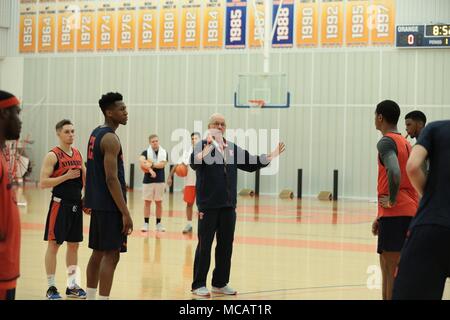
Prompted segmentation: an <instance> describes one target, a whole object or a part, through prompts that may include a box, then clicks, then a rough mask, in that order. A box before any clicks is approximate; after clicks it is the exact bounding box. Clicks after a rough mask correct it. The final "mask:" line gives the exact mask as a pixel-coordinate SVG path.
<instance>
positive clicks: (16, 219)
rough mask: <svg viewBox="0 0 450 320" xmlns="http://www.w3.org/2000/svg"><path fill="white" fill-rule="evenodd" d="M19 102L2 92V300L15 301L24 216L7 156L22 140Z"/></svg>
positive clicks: (0, 169) (0, 196) (0, 116)
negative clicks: (13, 142) (13, 143)
mask: <svg viewBox="0 0 450 320" xmlns="http://www.w3.org/2000/svg"><path fill="white" fill-rule="evenodd" d="M19 105H20V103H19V100H18V99H17V98H16V97H15V96H13V95H12V94H11V93H9V92H6V91H1V90H0V300H14V299H15V297H16V285H17V279H18V278H19V275H20V216H19V208H18V207H17V201H16V198H15V195H14V191H13V190H12V182H13V181H12V177H11V176H10V173H9V170H8V163H7V159H6V157H5V154H4V153H3V150H4V148H5V142H6V140H17V139H19V137H20V131H21V129H22V122H21V121H20V119H19V113H20V109H19Z"/></svg>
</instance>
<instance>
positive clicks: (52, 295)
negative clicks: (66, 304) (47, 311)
mask: <svg viewBox="0 0 450 320" xmlns="http://www.w3.org/2000/svg"><path fill="white" fill-rule="evenodd" d="M46 296H47V299H48V300H61V299H62V297H61V295H60V294H59V292H58V289H56V287H55V286H51V287H50V288H48V290H47V295H46Z"/></svg>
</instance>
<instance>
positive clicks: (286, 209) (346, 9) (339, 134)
mask: <svg viewBox="0 0 450 320" xmlns="http://www.w3.org/2000/svg"><path fill="white" fill-rule="evenodd" d="M449 42H450V2H449V1H446V0H426V1H425V0H358V1H352V0H240V1H238V0H186V1H184V0H180V1H168V0H167V1H166V0H161V1H157V0H155V1H148V0H147V1H137V0H136V1H126V0H121V1H109V0H102V1H92V0H84V1H81V0H80V1H75V0H70V1H69V0H59V1H43V0H40V1H38V0H32V1H24V0H21V1H12V0H0V89H1V90H6V91H9V92H11V93H14V94H15V95H16V96H17V97H18V98H19V99H20V101H21V102H22V112H21V119H22V122H23V126H22V133H21V138H20V140H19V141H13V142H10V143H9V144H8V148H9V149H8V152H9V153H10V154H14V155H16V157H15V158H14V159H15V164H14V165H16V166H17V167H16V169H15V174H16V175H17V176H16V178H17V181H18V183H19V184H20V186H21V187H20V189H19V193H18V204H19V208H20V218H21V228H22V229H21V230H22V241H21V264H20V265H21V276H20V278H19V280H18V285H17V293H16V298H17V299H18V300H44V299H46V297H45V293H46V290H47V279H46V272H45V264H44V258H45V252H46V249H47V242H45V241H44V240H43V237H44V229H45V224H46V217H47V212H48V209H49V203H50V199H51V192H50V190H48V189H46V190H43V189H41V188H39V186H38V184H39V172H40V169H41V166H42V163H43V159H44V157H45V155H46V154H47V152H48V151H49V150H51V149H52V148H53V147H54V146H56V145H57V144H58V139H57V136H56V134H55V125H56V123H57V122H58V121H60V120H62V119H70V120H71V121H72V123H73V124H74V128H75V143H74V146H75V147H76V148H78V149H79V150H80V151H81V153H82V155H83V158H84V159H86V153H87V146H88V141H89V137H90V134H91V132H92V130H93V129H94V128H96V127H97V126H99V125H101V124H103V121H104V117H103V114H102V112H101V110H100V108H99V104H98V101H99V99H100V98H101V96H102V94H104V93H107V92H120V93H121V94H122V95H123V97H124V99H123V101H124V103H125V104H126V106H127V111H128V123H127V125H126V126H121V127H120V128H119V129H118V131H117V135H118V136H119V138H120V141H121V145H122V149H123V158H124V163H125V165H124V166H125V180H126V184H127V187H128V208H129V210H130V214H131V217H132V219H133V223H134V230H133V233H132V234H131V235H130V236H129V238H128V246H127V247H128V252H127V253H126V254H122V255H121V259H120V262H119V264H118V266H117V269H116V273H115V276H114V283H113V286H112V291H111V299H113V300H118V299H126V300H128V299H130V300H148V299H150V300H159V299H164V300H166V299H169V300H170V299H175V300H189V299H193V298H194V299H218V300H222V299H231V300H241V299H246V300H272V299H274V300H380V299H381V283H382V280H381V270H380V262H379V255H378V254H377V237H375V236H373V235H372V231H371V230H372V223H373V221H374V220H375V219H376V217H377V212H378V203H377V175H378V168H377V161H378V160H377V156H378V154H377V142H378V141H379V140H380V138H381V137H382V135H381V134H380V132H379V131H377V130H376V128H375V125H374V111H375V108H376V106H377V104H378V103H379V102H380V101H383V100H385V99H391V100H394V101H396V102H397V103H398V104H399V106H400V108H401V114H400V119H399V122H398V131H399V132H400V133H401V134H402V135H403V136H405V135H406V131H405V123H404V121H405V119H404V117H405V115H406V114H407V113H408V112H410V111H413V110H421V111H422V112H424V113H425V114H426V117H427V121H428V122H432V121H436V120H442V119H449V118H450V95H449V94H448V83H449V80H450V50H449V49H450V43H449ZM213 113H220V114H223V115H224V117H225V119H226V128H227V133H226V135H225V137H226V138H227V139H228V140H230V141H233V142H234V143H236V144H237V145H239V146H241V147H242V148H245V149H247V150H249V151H250V152H251V153H252V154H262V153H268V152H270V151H272V150H273V148H274V147H275V146H277V144H278V142H280V141H282V142H284V143H285V144H286V151H285V152H284V153H283V154H282V155H281V156H280V157H279V158H277V159H276V160H274V161H273V162H272V163H271V165H270V166H269V167H267V168H264V169H262V170H260V171H258V172H257V173H256V174H255V173H246V172H244V171H239V174H238V182H237V192H238V193H239V194H238V196H237V209H236V212H237V222H236V231H235V235H234V246H233V257H232V264H231V278H230V284H231V285H232V286H233V288H235V289H236V290H237V291H238V294H237V295H236V296H225V295H220V294H219V295H212V297H211V298H201V297H194V296H193V295H192V294H191V284H192V279H193V265H194V258H195V250H196V247H197V243H198V238H197V229H198V227H197V221H198V210H197V208H196V206H195V205H194V217H193V232H192V233H190V234H183V233H182V230H183V227H184V226H185V223H186V213H185V210H186V203H185V202H184V201H183V187H184V179H183V178H181V177H178V176H176V175H175V178H174V185H173V186H172V187H169V186H166V188H165V192H164V195H163V201H162V207H163V209H162V210H163V211H162V212H163V213H162V223H163V224H164V227H165V228H166V231H165V232H157V231H156V229H155V207H154V204H152V207H151V216H150V223H149V225H150V229H149V231H148V232H142V231H141V230H140V227H141V225H142V223H144V215H143V211H144V201H143V200H142V185H143V182H142V181H143V176H144V174H143V172H142V171H141V170H140V166H139V156H140V155H141V153H142V151H143V150H147V148H149V142H148V137H149V135H151V134H157V135H158V137H159V142H160V144H161V146H162V147H164V149H165V150H167V153H168V159H169V161H168V162H169V163H168V165H167V166H166V167H165V177H166V178H167V177H168V173H169V171H170V168H171V167H170V166H171V165H176V164H177V163H178V162H179V158H180V157H181V156H182V154H183V151H184V150H186V148H189V146H190V135H191V133H192V132H199V133H200V134H201V136H202V138H205V137H206V135H207V129H208V120H209V117H210V116H211V114H213ZM408 141H409V142H410V143H411V145H414V144H415V143H416V140H415V139H411V138H408ZM83 219H84V221H83V236H84V241H83V242H81V243H80V249H79V261H78V265H79V274H80V280H79V281H80V285H81V287H83V288H85V287H86V266H87V264H88V261H89V257H90V255H91V252H92V250H91V249H89V248H88V237H89V225H90V217H89V216H88V215H84V218H83ZM214 246H215V244H214V245H213V249H214ZM65 250H66V246H65V245H63V246H62V248H61V249H60V251H59V254H58V260H57V261H58V264H57V272H56V281H57V287H58V288H59V289H60V290H61V292H62V291H63V288H65V287H66V267H65ZM211 257H212V259H211V267H210V272H209V275H208V279H207V284H208V286H209V285H210V282H211V274H212V270H213V268H214V251H212V252H211ZM449 286H450V283H449V282H448V281H447V285H446V289H445V292H444V296H443V299H445V300H449V299H450V287H449Z"/></svg>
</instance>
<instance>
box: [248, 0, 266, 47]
mask: <svg viewBox="0 0 450 320" xmlns="http://www.w3.org/2000/svg"><path fill="white" fill-rule="evenodd" d="M264 24H265V12H264V0H252V1H250V3H249V6H248V45H249V47H250V48H260V47H262V46H263V44H264Z"/></svg>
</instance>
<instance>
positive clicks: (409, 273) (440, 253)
mask: <svg viewBox="0 0 450 320" xmlns="http://www.w3.org/2000/svg"><path fill="white" fill-rule="evenodd" d="M449 247H450V228H447V227H443V226H439V225H421V226H417V227H414V228H413V229H412V230H411V232H410V234H409V235H408V237H407V240H406V242H405V245H404V247H403V250H402V253H401V255H400V262H399V265H398V268H397V272H396V277H395V282H394V290H393V294H392V298H393V299H396V300H413V299H420V300H438V299H442V295H443V293H444V288H445V281H446V279H447V277H449V276H450V250H449Z"/></svg>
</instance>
